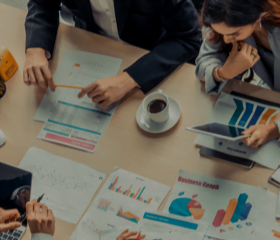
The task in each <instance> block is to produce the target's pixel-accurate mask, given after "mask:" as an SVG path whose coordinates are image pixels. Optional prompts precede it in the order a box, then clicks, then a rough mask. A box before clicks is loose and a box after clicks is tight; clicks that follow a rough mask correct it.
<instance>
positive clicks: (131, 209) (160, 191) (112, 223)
mask: <svg viewBox="0 0 280 240" xmlns="http://www.w3.org/2000/svg"><path fill="white" fill-rule="evenodd" d="M169 190H170V187H168V186H165V185H163V184H160V183H157V182H155V181H152V180H149V179H147V178H143V177H141V176H138V175H136V174H133V173H130V172H127V171H125V170H122V169H119V168H115V170H114V172H113V173H112V174H111V175H110V176H109V178H108V180H107V181H106V183H105V184H104V186H103V187H102V189H101V190H100V192H99V194H98V195H97V196H96V198H95V200H94V201H93V203H92V204H91V206H90V208H89V209H88V211H87V212H86V214H85V215H84V217H83V218H82V220H81V221H80V223H79V225H78V226H77V228H76V230H75V232H74V233H73V235H72V236H71V240H78V239H91V240H95V239H97V240H99V232H100V231H101V230H106V229H108V228H115V227H118V226H131V227H139V226H140V223H141V221H142V219H143V215H144V213H145V212H146V211H156V210H157V209H158V208H159V206H160V204H161V203H162V201H163V200H164V198H165V196H166V195H167V193H168V192H169Z"/></svg>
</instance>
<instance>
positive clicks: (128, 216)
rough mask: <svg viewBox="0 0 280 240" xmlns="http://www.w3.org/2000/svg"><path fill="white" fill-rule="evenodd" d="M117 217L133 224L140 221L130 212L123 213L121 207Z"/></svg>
mask: <svg viewBox="0 0 280 240" xmlns="http://www.w3.org/2000/svg"><path fill="white" fill-rule="evenodd" d="M117 216H118V217H121V218H124V219H126V220H128V221H131V222H134V223H138V222H139V221H140V218H139V217H138V216H136V215H134V214H133V213H131V212H124V211H123V209H122V207H121V208H120V210H119V211H118V213H117Z"/></svg>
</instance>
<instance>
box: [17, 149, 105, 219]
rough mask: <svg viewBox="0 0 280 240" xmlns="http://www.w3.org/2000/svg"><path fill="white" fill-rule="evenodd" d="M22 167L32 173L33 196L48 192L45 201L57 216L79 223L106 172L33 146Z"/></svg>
mask: <svg viewBox="0 0 280 240" xmlns="http://www.w3.org/2000/svg"><path fill="white" fill-rule="evenodd" d="M19 167H20V168H22V169H25V170H27V171H30V172H32V174H33V180H32V189H31V199H35V198H38V197H39V196H41V195H42V194H43V193H45V195H44V198H43V200H42V203H43V204H45V205H46V206H47V207H48V208H49V209H52V210H53V213H54V216H55V217H57V218H59V219H62V220H64V221H67V222H70V223H73V224H77V222H78V220H79V219H80V217H81V216H82V214H83V212H84V211H85V209H86V208H87V206H88V204H89V202H90V201H91V199H92V197H93V195H94V194H95V192H96V191H97V189H98V188H99V186H100V184H101V183H102V181H103V179H104V178H105V177H106V173H104V172H101V171H98V170H95V169H93V168H90V167H87V166H85V165H83V164H80V163H77V162H74V161H71V160H69V159H66V158H62V157H59V156H56V155H53V154H51V153H48V152H46V151H43V150H41V149H38V148H35V147H31V148H30V149H29V150H28V151H27V153H26V155H25V156H24V158H23V159H22V161H21V162H20V164H19Z"/></svg>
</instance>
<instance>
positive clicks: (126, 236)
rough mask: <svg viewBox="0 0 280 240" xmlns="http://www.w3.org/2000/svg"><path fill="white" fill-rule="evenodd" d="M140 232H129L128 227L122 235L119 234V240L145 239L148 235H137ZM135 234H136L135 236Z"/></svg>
mask: <svg viewBox="0 0 280 240" xmlns="http://www.w3.org/2000/svg"><path fill="white" fill-rule="evenodd" d="M137 233H138V232H129V231H128V229H126V230H125V231H124V232H122V234H121V235H120V236H118V238H117V240H126V239H144V238H145V237H146V235H145V234H142V235H140V236H136V235H137ZM133 236H135V237H134V238H133Z"/></svg>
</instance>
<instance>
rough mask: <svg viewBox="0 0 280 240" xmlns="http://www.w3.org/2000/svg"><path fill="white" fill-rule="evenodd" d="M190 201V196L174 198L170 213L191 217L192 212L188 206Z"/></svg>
mask: <svg viewBox="0 0 280 240" xmlns="http://www.w3.org/2000/svg"><path fill="white" fill-rule="evenodd" d="M190 201H191V199H190V198H177V199H175V200H173V202H172V203H171V204H170V207H169V213H171V214H175V215H178V216H182V217H190V216H191V215H192V214H191V212H190V211H189V209H188V208H187V205H188V204H189V202H190Z"/></svg>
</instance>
